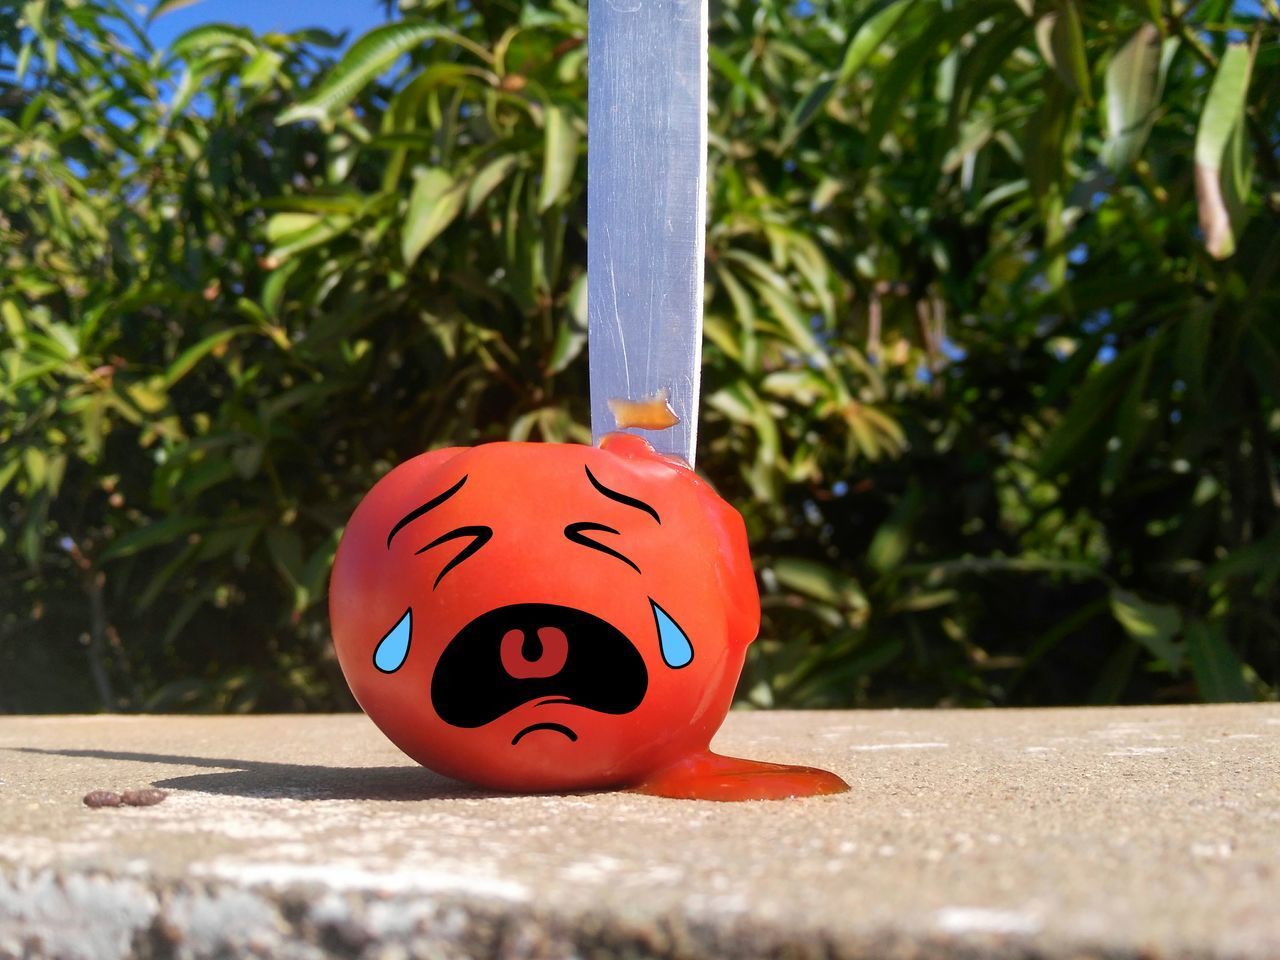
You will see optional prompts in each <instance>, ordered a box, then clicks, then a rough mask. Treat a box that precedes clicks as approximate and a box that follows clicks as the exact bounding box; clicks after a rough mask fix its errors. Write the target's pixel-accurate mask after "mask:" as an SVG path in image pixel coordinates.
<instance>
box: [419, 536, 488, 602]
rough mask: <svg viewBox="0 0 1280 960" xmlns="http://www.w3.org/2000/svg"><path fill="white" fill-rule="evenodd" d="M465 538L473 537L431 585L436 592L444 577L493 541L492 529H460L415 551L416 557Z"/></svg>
mask: <svg viewBox="0 0 1280 960" xmlns="http://www.w3.org/2000/svg"><path fill="white" fill-rule="evenodd" d="M463 537H471V542H470V543H469V544H467V545H466V546H465V547H463V548H462V549H461V550H460V551H458V555H457V556H456V557H454V558H453V559H452V560H450V561H449V562H448V563H446V564H445V565H444V569H443V570H441V571H440V575H439V576H438V577H436V582H435V583H433V584H432V585H431V589H432V590H434V589H435V588H436V587H438V586H440V581H441V580H443V579H444V575H445V574H446V573H448V572H449V571H450V570H452V569H453V568H454V567H456V566H457V565H458V564H460V563H461V562H462V561H463V560H466V559H467V558H468V557H471V556H474V555H475V553H476V551H478V550H479V549H480V548H481V547H483V546H484V545H485V544H486V543H488V542H489V541H490V540H492V539H493V528H492V527H458V529H456V530H450V531H449V532H448V533H446V534H444V535H443V536H439V537H436V538H435V539H434V540H432V541H431V542H430V543H428V544H427V545H426V546H425V547H422V548H421V549H419V550H415V551H414V556H417V555H418V554H420V553H426V552H427V551H428V550H430V549H431V548H432V547H438V546H440V545H441V544H443V543H448V542H449V541H450V540H461V539H462V538H463Z"/></svg>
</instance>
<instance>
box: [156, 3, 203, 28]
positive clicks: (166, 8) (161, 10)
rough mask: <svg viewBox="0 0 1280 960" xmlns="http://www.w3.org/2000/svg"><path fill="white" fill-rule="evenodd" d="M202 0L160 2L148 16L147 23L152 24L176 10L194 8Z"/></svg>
mask: <svg viewBox="0 0 1280 960" xmlns="http://www.w3.org/2000/svg"><path fill="white" fill-rule="evenodd" d="M199 2H200V0H159V2H158V3H157V4H156V5H155V6H154V7H152V8H151V12H150V13H148V14H147V23H151V21H152V20H155V19H156V18H157V17H163V16H164V15H165V14H166V13H173V11H175V10H181V9H183V8H184V7H193V6H195V5H196V4H197V3H199Z"/></svg>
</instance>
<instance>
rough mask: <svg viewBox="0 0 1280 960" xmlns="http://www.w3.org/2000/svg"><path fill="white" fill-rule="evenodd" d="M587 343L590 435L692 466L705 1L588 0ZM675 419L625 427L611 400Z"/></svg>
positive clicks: (702, 202) (702, 216)
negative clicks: (621, 438) (632, 439)
mask: <svg viewBox="0 0 1280 960" xmlns="http://www.w3.org/2000/svg"><path fill="white" fill-rule="evenodd" d="M587 18H588V19H587V44H588V65H589V66H588V75H587V82H588V88H587V276H588V283H587V350H588V365H589V367H590V379H591V433H592V438H593V440H594V441H595V442H596V443H599V441H600V440H601V439H602V438H603V437H604V436H605V435H606V434H608V433H611V432H613V431H615V430H618V429H620V428H621V429H626V431H627V432H629V433H637V434H640V435H641V436H643V437H645V439H647V440H648V441H649V442H650V443H652V444H653V445H654V447H655V448H656V449H658V450H659V451H661V452H663V453H670V454H676V455H678V456H681V457H683V458H684V459H685V460H686V461H688V463H689V464H690V465H691V466H692V465H693V462H694V447H695V444H696V442H697V435H698V390H699V384H700V380H701V370H702V280H703V253H704V248H705V233H706V181H707V0H590V5H589V8H588V14H587ZM663 398H665V401H666V403H667V404H668V405H669V406H670V408H671V411H672V412H673V413H674V415H675V417H676V418H677V423H676V424H675V425H674V426H672V427H670V428H668V429H665V430H646V429H640V428H635V427H629V428H624V427H621V426H620V424H619V422H618V418H617V417H616V416H615V412H614V409H611V404H610V402H611V401H615V404H614V407H617V403H616V401H623V402H624V403H625V402H627V401H632V402H643V401H654V402H655V403H657V404H660V403H661V400H662V399H663Z"/></svg>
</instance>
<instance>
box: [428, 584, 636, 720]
mask: <svg viewBox="0 0 1280 960" xmlns="http://www.w3.org/2000/svg"><path fill="white" fill-rule="evenodd" d="M648 686H649V672H648V670H647V669H646V667H645V662H644V657H643V656H641V654H640V651H639V650H637V649H636V647H635V645H634V644H633V643H632V642H631V641H630V640H628V639H627V637H626V635H625V634H624V633H623V632H622V631H621V630H619V629H618V628H617V627H615V626H613V625H612V624H610V623H608V622H606V621H604V620H602V619H601V618H600V617H597V616H595V615H594V614H591V613H587V612H586V611H585V610H577V609H574V608H573V607H562V606H557V605H555V604H550V603H517V604H512V605H510V606H506V607H498V608H497V609H496V610H490V611H488V612H487V613H482V614H481V615H480V616H478V617H476V618H475V619H474V620H472V621H471V622H470V623H469V624H467V625H466V626H465V627H463V628H462V629H461V630H459V631H458V633H457V635H456V636H455V637H454V638H453V639H452V640H450V641H449V644H448V645H447V646H446V647H445V648H444V652H443V653H441V654H440V660H439V661H438V662H437V663H436V668H435V672H434V673H433V674H432V677H431V704H432V706H433V707H434V708H435V711H436V714H437V715H438V716H439V717H440V719H441V720H443V721H444V722H445V723H447V724H449V725H450V726H454V727H464V728H474V727H482V726H484V725H485V724H487V723H492V722H493V721H494V720H497V719H498V718H499V717H501V716H503V715H505V714H507V713H509V712H510V711H512V710H514V709H516V708H517V707H519V706H523V705H524V704H534V705H539V706H540V705H543V704H549V703H567V704H573V705H574V706H577V707H584V708H586V709H588V710H595V711H598V712H600V713H608V714H615V715H616V714H624V713H630V712H631V711H632V710H634V709H635V708H636V707H638V706H640V702H641V701H642V700H643V699H644V695H645V691H646V690H647V689H648ZM547 729H550V730H555V731H557V732H558V733H562V734H564V735H565V736H567V737H569V739H570V740H576V739H577V734H576V733H574V732H573V731H572V730H570V729H569V728H568V727H564V726H561V725H559V724H547V723H541V724H534V725H533V726H531V727H526V728H525V729H524V730H521V731H520V733H518V734H517V735H516V738H515V740H513V741H512V743H513V744H514V743H516V742H518V741H519V739H520V738H521V737H523V736H524V735H525V734H526V733H531V732H532V731H534V730H547Z"/></svg>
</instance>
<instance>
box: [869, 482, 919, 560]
mask: <svg viewBox="0 0 1280 960" xmlns="http://www.w3.org/2000/svg"><path fill="white" fill-rule="evenodd" d="M922 498H923V492H922V489H921V487H920V486H919V485H917V484H914V483H913V484H912V485H911V486H910V487H908V488H907V492H906V493H905V494H903V495H902V498H901V499H900V500H899V501H898V503H897V505H896V506H895V507H894V508H893V512H892V513H890V514H889V517H888V519H887V520H885V521H884V523H882V524H881V525H880V528H879V529H878V530H876V533H875V536H874V537H872V538H871V544H870V546H868V547H867V563H869V564H870V565H871V568H872V569H873V570H875V571H877V572H879V573H889V572H891V571H893V570H894V569H895V568H897V567H898V566H899V565H900V564H901V563H902V561H903V560H905V559H906V558H907V555H908V554H909V553H910V552H911V543H912V527H913V525H914V524H915V521H916V517H917V516H918V515H919V513H920V506H921V503H922Z"/></svg>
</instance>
